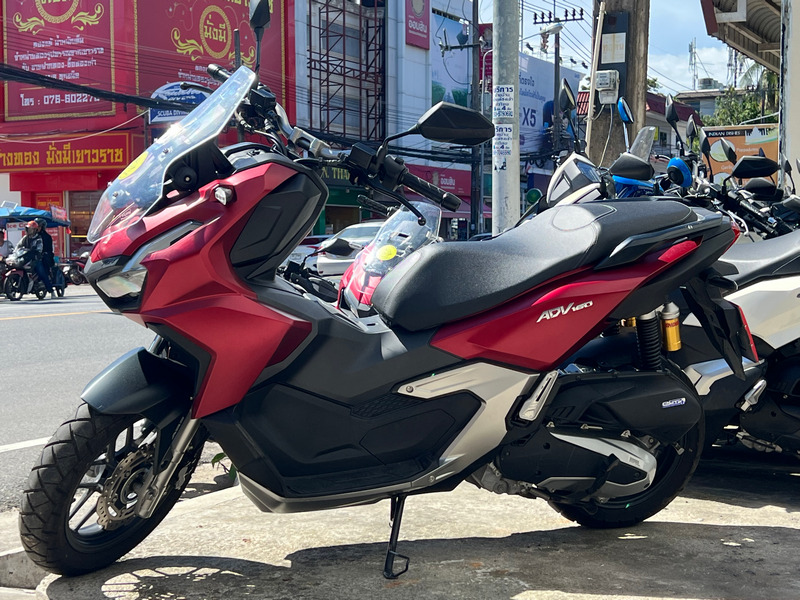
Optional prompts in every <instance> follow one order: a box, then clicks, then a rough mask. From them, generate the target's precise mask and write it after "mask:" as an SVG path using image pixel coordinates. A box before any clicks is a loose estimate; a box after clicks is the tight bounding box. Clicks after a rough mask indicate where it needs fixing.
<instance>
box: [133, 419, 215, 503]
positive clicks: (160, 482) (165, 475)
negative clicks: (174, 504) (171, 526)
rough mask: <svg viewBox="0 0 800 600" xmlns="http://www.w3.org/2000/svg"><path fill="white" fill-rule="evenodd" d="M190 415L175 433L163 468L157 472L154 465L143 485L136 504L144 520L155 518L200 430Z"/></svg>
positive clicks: (197, 422)
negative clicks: (159, 505)
mask: <svg viewBox="0 0 800 600" xmlns="http://www.w3.org/2000/svg"><path fill="white" fill-rule="evenodd" d="M190 415H191V413H187V415H186V417H184V419H183V423H181V424H180V426H179V427H178V431H177V432H175V436H174V437H173V438H172V444H170V447H169V449H168V450H167V452H166V456H165V457H164V459H163V460H162V461H161V463H160V464H161V467H160V468H159V469H158V470H156V466H155V465H153V470H152V471H151V472H150V474H149V475H148V477H147V478H146V479H145V482H144V484H143V485H142V491H140V492H139V494H138V495H139V500H138V502H137V503H136V514H137V515H139V516H140V517H141V518H143V519H148V518H150V517H151V516H153V512H154V511H155V509H156V506H158V503H159V502H160V501H161V499H162V498H163V497H164V494H165V493H166V491H167V489H168V487H169V483H170V481H172V477H173V476H174V475H175V471H176V470H177V469H178V465H179V464H180V462H181V459H183V457H184V455H185V454H186V450H187V449H188V448H189V444H191V443H192V439H193V438H194V436H195V434H196V433H197V430H198V429H199V428H200V421H199V420H198V419H192V418H191V416H190Z"/></svg>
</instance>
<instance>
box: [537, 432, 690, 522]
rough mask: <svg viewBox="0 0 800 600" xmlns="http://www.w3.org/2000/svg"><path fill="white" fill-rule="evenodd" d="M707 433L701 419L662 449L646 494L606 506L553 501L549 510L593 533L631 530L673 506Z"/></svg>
mask: <svg viewBox="0 0 800 600" xmlns="http://www.w3.org/2000/svg"><path fill="white" fill-rule="evenodd" d="M704 432H705V422H704V419H701V420H700V422H699V423H697V424H696V425H695V426H694V427H692V429H690V430H689V431H688V432H687V433H686V434H685V435H684V436H683V438H681V440H679V441H678V443H677V444H675V445H667V446H661V447H660V448H659V449H658V450H657V451H656V455H655V456H656V459H657V461H658V463H657V464H658V466H657V467H656V474H655V478H654V479H653V483H652V485H650V487H649V488H647V489H646V490H645V491H643V492H640V493H638V494H634V495H632V496H625V497H621V498H613V499H611V500H608V501H607V502H603V503H600V502H594V501H590V502H585V503H579V504H570V503H565V502H556V501H551V502H550V506H552V507H553V508H554V509H556V510H557V511H558V512H559V513H561V514H562V515H563V516H564V517H566V518H567V519H569V520H570V521H575V522H576V523H579V524H580V525H583V526H584V527H592V528H594V529H610V528H614V527H630V526H631V525H636V524H637V523H641V522H642V521H644V520H645V519H648V518H650V517H652V516H653V515H654V514H656V513H657V512H659V511H660V510H661V509H662V508H664V507H665V506H667V504H669V503H670V502H672V500H673V499H674V498H675V496H677V495H678V494H679V493H680V492H681V490H683V488H684V486H685V485H686V484H687V483H688V481H689V479H690V478H691V477H692V474H693V473H694V470H695V469H696V468H697V463H698V462H700V453H701V451H702V449H703V439H704V437H705V434H704Z"/></svg>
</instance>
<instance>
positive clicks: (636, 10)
mask: <svg viewBox="0 0 800 600" xmlns="http://www.w3.org/2000/svg"><path fill="white" fill-rule="evenodd" d="M604 4H605V9H606V13H605V15H604V17H603V19H602V30H601V31H598V30H597V28H595V30H594V36H595V39H594V42H595V44H594V47H595V49H599V50H600V52H599V54H600V55H599V57H594V60H595V61H596V63H597V64H598V66H597V68H596V69H594V68H593V69H592V89H596V86H595V83H596V77H597V71H598V70H600V71H604V70H615V71H617V72H618V73H619V82H620V85H619V92H618V94H619V96H624V97H625V100H626V101H627V102H628V106H630V108H631V112H633V118H634V123H636V127H637V128H638V127H641V126H643V125H644V124H645V117H646V114H647V47H648V40H649V25H650V0H605V2H604ZM594 17H595V18H594V22H595V23H596V22H598V17H599V13H598V9H597V8H595V15H594ZM598 37H599V39H598ZM595 101H596V97H595V96H593V97H592V99H591V103H590V105H589V117H592V116H595V120H594V121H592V122H591V127H590V128H588V131H587V136H586V137H587V140H586V142H587V151H588V152H587V153H588V155H589V158H590V159H591V160H592V162H593V163H594V164H596V165H597V166H608V165H610V164H611V162H613V161H614V159H616V158H617V157H618V156H619V155H620V153H622V152H624V151H625V139H624V136H623V132H622V122H621V120H620V118H619V116H618V115H615V114H614V113H616V110H617V109H616V106H615V105H606V106H602V107H600V108H599V109H596V108H595ZM609 128H610V132H611V133H610V137H607V136H608V135H609ZM606 142H608V143H607V144H606ZM604 155H605V156H604Z"/></svg>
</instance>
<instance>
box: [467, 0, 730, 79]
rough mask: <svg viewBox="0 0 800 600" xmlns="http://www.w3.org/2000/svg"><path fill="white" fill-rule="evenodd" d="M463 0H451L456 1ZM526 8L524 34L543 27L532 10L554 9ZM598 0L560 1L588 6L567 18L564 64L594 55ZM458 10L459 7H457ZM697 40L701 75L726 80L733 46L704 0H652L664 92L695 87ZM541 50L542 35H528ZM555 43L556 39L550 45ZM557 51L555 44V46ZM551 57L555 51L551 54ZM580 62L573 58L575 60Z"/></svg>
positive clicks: (655, 56) (652, 67)
mask: <svg viewBox="0 0 800 600" xmlns="http://www.w3.org/2000/svg"><path fill="white" fill-rule="evenodd" d="M457 1H458V0H452V2H454V3H455V2H457ZM479 1H480V5H479V6H480V13H481V19H482V20H483V21H484V22H490V21H491V20H492V0H479ZM522 2H523V10H524V16H523V19H524V36H525V37H529V36H533V35H534V34H536V33H537V32H538V30H539V26H538V25H536V26H534V24H533V22H532V21H533V12H534V11H537V12H540V11H542V10H552V9H553V1H552V0H522ZM592 2H593V0H556V2H555V5H556V10H557V12H558V13H559V14H563V11H564V9H565V8H566V9H568V10H569V11H570V13H571V12H572V9H573V8H576V9H577V8H580V7H583V9H584V15H585V20H584V21H582V22H576V23H568V24H567V25H566V26H565V28H564V30H563V31H562V36H561V40H562V49H561V54H562V57H563V58H562V64H563V65H564V66H566V67H570V68H575V67H577V68H578V70H582V68H581V67H580V63H581V62H585V63H586V64H587V65H589V64H591V63H590V62H589V57H590V56H591V29H592V9H591V7H592ZM456 10H457V9H456ZM693 39H694V40H696V42H697V56H698V73H697V76H698V78H701V77H713V78H714V79H716V80H718V81H719V82H721V83H723V84H725V83H726V82H727V79H728V47H727V46H725V45H724V44H723V43H722V42H720V41H719V40H717V39H716V38H712V37H711V36H709V35H708V34H707V33H706V27H705V21H704V20H703V11H702V9H701V8H700V0H650V44H649V45H650V47H649V58H648V76H650V77H656V78H657V79H658V82H659V83H660V84H661V85H662V87H661V89H660V90H659V91H660V92H662V93H665V94H667V93H670V94H675V93H677V92H679V91H682V90H688V89H692V74H691V71H690V70H689V44H690V43H691V42H692V40H693ZM528 41H529V42H530V43H531V45H532V46H533V47H534V48H535V49H538V48H539V45H540V42H539V38H538V37H531V38H530V39H529V40H528ZM550 45H551V47H552V43H551V44H550ZM551 52H552V49H551ZM550 59H551V60H552V54H551V55H550ZM570 59H572V60H574V61H576V62H575V63H572V61H571V60H570Z"/></svg>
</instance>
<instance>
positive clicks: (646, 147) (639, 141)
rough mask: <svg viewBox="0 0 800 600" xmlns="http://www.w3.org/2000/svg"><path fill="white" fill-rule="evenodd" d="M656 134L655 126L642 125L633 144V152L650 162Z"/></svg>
mask: <svg viewBox="0 0 800 600" xmlns="http://www.w3.org/2000/svg"><path fill="white" fill-rule="evenodd" d="M655 135H656V128H655V127H642V128H641V129H640V130H639V133H637V134H636V139H634V140H633V143H632V144H631V154H633V155H634V156H638V157H639V158H641V159H642V160H646V161H647V162H650V151H651V150H652V149H653V140H654V139H655Z"/></svg>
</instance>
